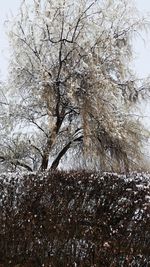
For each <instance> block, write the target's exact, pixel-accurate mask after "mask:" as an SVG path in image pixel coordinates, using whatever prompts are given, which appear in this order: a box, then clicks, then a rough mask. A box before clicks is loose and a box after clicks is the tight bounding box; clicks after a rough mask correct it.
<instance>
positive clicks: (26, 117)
mask: <svg viewBox="0 0 150 267" xmlns="http://www.w3.org/2000/svg"><path fill="white" fill-rule="evenodd" d="M131 10H132V11H131ZM134 11H135V8H133V5H132V3H130V2H129V1H126V0H123V1H120V0H118V1H107V0H106V1H96V0H95V1H85V0H79V1H78V2H75V1H73V0H63V1H62V0H58V1H53V0H51V1H48V0H43V1H40V0H39V1H33V4H32V6H31V7H30V8H29V6H28V4H27V2H26V1H23V3H22V6H21V9H20V16H19V17H17V18H16V19H15V20H13V21H12V29H11V30H10V31H9V35H10V37H11V38H10V45H11V48H12V60H11V62H10V84H11V88H14V89H13V96H14V99H15V100H12V103H14V101H16V102H15V106H13V104H12V111H11V113H12V114H13V116H14V118H15V121H16V122H17V123H18V122H19V124H21V125H24V126H26V127H27V126H29V129H31V130H32V135H31V134H30V138H29V136H28V138H27V139H26V143H27V144H28V145H27V146H28V147H29V150H32V151H34V152H33V153H34V155H35V154H37V155H38V164H37V165H36V166H37V168H40V169H41V170H45V169H47V168H48V164H49V162H50V158H51V159H52V161H51V162H52V163H51V168H57V167H58V165H59V163H60V161H61V160H62V159H63V158H64V157H65V156H68V157H71V155H72V154H74V153H75V152H76V153H77V154H76V155H77V156H76V159H77V158H79V159H81V161H83V162H84V161H85V162H86V163H87V164H89V162H90V161H92V166H96V165H97V166H98V168H101V169H112V170H128V169H129V167H130V166H133V164H134V163H135V164H136V163H137V162H138V161H139V159H140V158H141V155H142V154H141V141H143V134H142V127H141V125H140V123H139V122H138V121H136V120H135V118H134V119H133V117H131V116H129V114H130V111H131V110H132V109H133V106H134V104H135V102H136V101H137V100H138V96H139V93H140V87H138V84H137V83H136V78H135V77H134V75H133V74H132V73H131V70H130V68H129V62H130V60H131V58H132V38H133V37H134V35H135V33H137V32H138V31H140V30H141V29H143V28H144V27H146V26H147V25H146V21H145V20H144V19H143V18H139V14H137V13H136V12H134ZM9 27H10V24H9ZM142 92H143V90H142ZM15 95H16V97H15ZM30 153H31V151H30ZM89 166H90V165H89ZM30 168H31V169H32V167H30Z"/></svg>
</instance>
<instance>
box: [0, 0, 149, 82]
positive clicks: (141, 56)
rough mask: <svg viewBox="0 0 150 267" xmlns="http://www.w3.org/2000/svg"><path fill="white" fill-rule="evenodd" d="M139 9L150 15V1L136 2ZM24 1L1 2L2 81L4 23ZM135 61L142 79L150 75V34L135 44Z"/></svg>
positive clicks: (2, 72)
mask: <svg viewBox="0 0 150 267" xmlns="http://www.w3.org/2000/svg"><path fill="white" fill-rule="evenodd" d="M128 1H130V0H128ZM134 1H135V3H136V4H137V7H138V9H139V10H140V11H141V12H142V13H149V14H150V0H134ZM21 2H22V0H0V80H5V78H6V77H7V68H8V58H9V53H8V41H7V36H6V34H5V27H4V22H5V20H7V15H10V14H11V12H12V13H13V14H15V15H16V14H17V10H18V9H19V6H20V4H21ZM134 47H135V52H136V54H135V60H134V62H133V68H134V69H135V71H136V73H137V75H138V76H140V77H145V76H147V75H149V74H150V67H149V65H150V32H149V35H148V36H146V40H145V44H144V42H143V41H142V40H140V39H139V40H138V41H136V42H135V44H134Z"/></svg>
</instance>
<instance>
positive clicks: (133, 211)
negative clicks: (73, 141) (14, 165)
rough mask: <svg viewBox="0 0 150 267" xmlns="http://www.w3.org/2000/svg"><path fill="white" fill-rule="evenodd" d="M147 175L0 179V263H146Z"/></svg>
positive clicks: (149, 239) (149, 245) (149, 241)
mask: <svg viewBox="0 0 150 267" xmlns="http://www.w3.org/2000/svg"><path fill="white" fill-rule="evenodd" d="M149 178H150V176H149V175H146V174H137V173H132V174H130V175H128V176H127V175H117V174H109V173H104V174H103V175H102V174H101V173H99V172H97V173H90V172H85V171H81V172H73V171H72V172H68V173H67V172H50V173H45V174H42V173H41V174H28V175H27V174H25V175H15V176H14V175H11V176H8V175H7V176H5V175H1V178H0V187H1V199H0V205H1V206H2V208H1V209H0V225H1V228H0V259H1V260H0V261H1V266H5V267H6V266H7V267H8V266H13V267H14V266H18V267H19V266H20V267H21V266H24V267H25V266H26V267H31V266H32V267H38V266H39V267H41V266H45V267H48V266H51V267H60V266H63V267H66V266H69V267H73V266H74V267H75V266H76V267H78V266H79V267H81V266H82V267H92V266H93V267H94V266H95V267H107V266H108V267H109V266H110V267H124V266H134V267H138V266H139V267H142V266H143V267H148V266H150V265H149V264H150V231H149V225H150V213H149V211H150V193H149V192H150V191H149V189H150V183H149Z"/></svg>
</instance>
